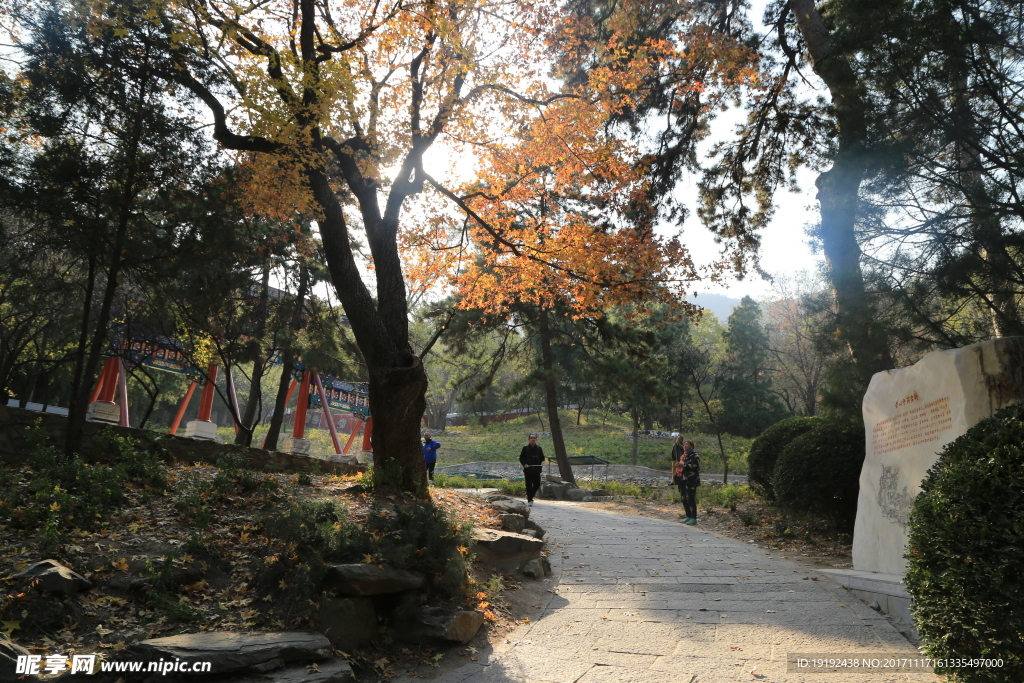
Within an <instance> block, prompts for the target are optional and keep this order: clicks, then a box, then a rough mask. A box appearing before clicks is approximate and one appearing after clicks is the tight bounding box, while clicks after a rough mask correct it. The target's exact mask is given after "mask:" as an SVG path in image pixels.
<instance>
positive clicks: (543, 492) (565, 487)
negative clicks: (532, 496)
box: [537, 482, 573, 500]
mask: <svg viewBox="0 0 1024 683" xmlns="http://www.w3.org/2000/svg"><path fill="white" fill-rule="evenodd" d="M571 490H573V486H572V484H553V483H551V482H544V483H543V484H541V485H540V491H538V492H537V495H538V497H540V498H543V499H545V500H565V492H566V491H571Z"/></svg>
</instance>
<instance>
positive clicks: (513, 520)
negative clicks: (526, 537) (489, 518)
mask: <svg viewBox="0 0 1024 683" xmlns="http://www.w3.org/2000/svg"><path fill="white" fill-rule="evenodd" d="M499 517H501V528H502V529H503V530H505V531H511V532H512V533H514V534H521V533H523V529H525V528H526V517H523V516H522V515H499Z"/></svg>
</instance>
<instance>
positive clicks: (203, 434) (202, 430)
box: [185, 420, 217, 441]
mask: <svg viewBox="0 0 1024 683" xmlns="http://www.w3.org/2000/svg"><path fill="white" fill-rule="evenodd" d="M185 436H186V437H188V438H189V439H203V440H204V441H216V439H217V425H215V424H214V423H212V422H210V421H209V420H192V421H191V422H189V423H188V424H187V425H185Z"/></svg>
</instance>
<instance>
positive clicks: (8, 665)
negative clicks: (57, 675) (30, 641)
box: [0, 633, 46, 683]
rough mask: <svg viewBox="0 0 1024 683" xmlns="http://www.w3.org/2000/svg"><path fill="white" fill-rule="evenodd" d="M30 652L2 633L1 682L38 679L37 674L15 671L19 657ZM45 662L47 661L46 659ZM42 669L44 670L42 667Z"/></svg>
mask: <svg viewBox="0 0 1024 683" xmlns="http://www.w3.org/2000/svg"><path fill="white" fill-rule="evenodd" d="M29 654H30V653H29V651H28V650H26V649H25V648H23V647H22V646H21V645H18V644H17V643H14V642H12V641H11V639H10V638H8V637H7V636H6V635H4V634H3V633H0V683H27V682H28V681H34V680H36V677H35V676H24V675H22V674H16V673H14V672H15V670H16V669H17V664H18V657H25V656H27V655H29ZM43 663H44V664H45V663H46V660H45V659H44V660H43ZM40 671H42V668H41V667H40Z"/></svg>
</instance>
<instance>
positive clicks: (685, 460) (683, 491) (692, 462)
mask: <svg viewBox="0 0 1024 683" xmlns="http://www.w3.org/2000/svg"><path fill="white" fill-rule="evenodd" d="M682 447H683V452H682V454H681V455H680V457H679V460H678V461H677V462H676V463H675V465H674V466H673V475H674V476H673V480H674V481H675V482H676V485H678V486H679V496H680V497H681V498H682V499H683V510H684V511H685V512H686V519H685V520H683V523H684V524H690V525H693V524H696V523H697V487H698V486H700V456H699V455H698V454H697V451H695V450H693V442H692V441H683V443H682ZM674 451H675V449H674V448H673V452H674Z"/></svg>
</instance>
